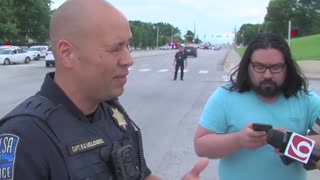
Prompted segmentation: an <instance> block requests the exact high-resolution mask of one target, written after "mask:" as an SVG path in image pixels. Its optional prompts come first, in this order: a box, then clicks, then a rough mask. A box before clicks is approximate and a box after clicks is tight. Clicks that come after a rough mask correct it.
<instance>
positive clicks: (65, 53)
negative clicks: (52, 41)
mask: <svg viewBox="0 0 320 180" xmlns="http://www.w3.org/2000/svg"><path fill="white" fill-rule="evenodd" d="M56 56H57V59H56V61H58V62H57V63H59V64H61V65H62V66H63V67H65V68H72V67H73V66H74V61H75V58H76V57H75V47H74V46H73V44H72V43H71V42H69V41H67V40H60V41H59V42H58V43H57V48H56Z"/></svg>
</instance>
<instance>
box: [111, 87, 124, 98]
mask: <svg viewBox="0 0 320 180" xmlns="http://www.w3.org/2000/svg"><path fill="white" fill-rule="evenodd" d="M123 92H124V87H123V86H122V87H118V88H115V89H114V90H113V91H112V99H114V98H117V97H119V96H121V95H122V94H123Z"/></svg>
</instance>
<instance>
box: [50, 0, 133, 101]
mask: <svg viewBox="0 0 320 180" xmlns="http://www.w3.org/2000/svg"><path fill="white" fill-rule="evenodd" d="M131 38H132V34H131V31H130V26H129V23H128V21H127V19H126V18H125V16H124V15H123V14H122V13H121V12H120V11H119V10H117V9H116V8H115V7H113V6H112V5H111V4H109V3H108V2H106V1H104V0H90V1H89V0H68V1H66V2H65V3H64V4H63V5H62V6H60V7H59V8H58V9H57V10H56V11H55V12H54V14H53V15H52V18H51V22H50V39H51V42H52V47H53V53H54V56H55V59H56V74H55V81H56V82H57V84H58V85H59V86H61V88H62V89H63V90H64V91H67V92H68V93H67V94H70V93H73V94H74V95H75V96H76V97H81V98H85V99H83V100H86V101H93V102H94V103H97V102H100V101H104V100H108V99H112V98H114V97H118V96H120V95H121V94H122V93H123V90H124V89H123V88H124V84H125V83H126V81H127V75H128V72H129V71H128V67H129V66H131V65H132V64H133V60H132V57H131V55H130V52H129V49H128V45H129V42H130V40H131Z"/></svg>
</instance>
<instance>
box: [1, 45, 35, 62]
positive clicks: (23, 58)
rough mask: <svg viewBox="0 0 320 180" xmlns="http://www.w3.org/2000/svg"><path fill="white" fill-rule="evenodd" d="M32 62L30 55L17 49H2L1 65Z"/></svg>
mask: <svg viewBox="0 0 320 180" xmlns="http://www.w3.org/2000/svg"><path fill="white" fill-rule="evenodd" d="M30 61H31V56H30V54H29V53H28V52H27V51H25V50H23V49H21V48H17V47H11V48H1V49H0V64H3V65H9V64H15V63H26V64H28V63H29V62H30Z"/></svg>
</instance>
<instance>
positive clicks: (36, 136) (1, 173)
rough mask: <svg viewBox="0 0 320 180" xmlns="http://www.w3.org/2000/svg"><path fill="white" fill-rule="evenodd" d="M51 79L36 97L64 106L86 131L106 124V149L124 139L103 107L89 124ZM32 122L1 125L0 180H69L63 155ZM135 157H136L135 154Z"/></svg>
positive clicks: (49, 77) (48, 77)
mask: <svg viewBox="0 0 320 180" xmlns="http://www.w3.org/2000/svg"><path fill="white" fill-rule="evenodd" d="M53 77H54V73H48V74H47V75H46V77H45V81H44V83H43V84H42V87H41V90H40V91H39V92H38V93H37V94H39V95H41V96H44V97H46V98H48V99H50V100H51V101H52V102H53V103H54V104H63V105H64V106H65V107H66V108H67V110H68V112H71V114H72V115H73V116H74V117H76V118H77V119H78V120H79V123H80V122H81V123H87V126H88V127H90V126H91V125H92V124H94V123H108V124H107V125H106V126H107V127H108V131H107V132H106V133H107V135H106V136H107V137H108V138H109V139H107V140H105V145H108V143H110V141H112V140H115V141H116V140H118V139H119V138H120V137H122V136H123V131H122V130H121V129H120V128H119V127H118V126H117V125H116V123H115V122H114V121H113V120H112V119H111V118H109V119H105V118H104V117H106V116H105V114H106V113H108V112H106V111H105V108H103V107H102V105H99V107H98V108H97V110H96V112H95V113H94V114H92V118H91V119H92V120H91V121H89V120H88V118H87V117H86V116H84V115H83V114H82V113H81V112H80V110H79V109H78V108H77V107H76V106H75V105H74V104H73V103H72V101H71V100H70V99H69V98H68V97H67V96H66V95H65V94H64V92H63V91H62V90H61V89H60V88H59V87H58V86H57V85H56V84H55V82H54V81H53ZM109 117H110V115H109ZM35 119H36V118H35V117H32V116H18V117H13V118H11V119H9V120H7V121H5V123H4V124H2V125H1V124H0V125H1V126H0V180H1V179H15V180H46V179H47V180H48V179H50V180H67V179H69V172H68V168H69V167H68V165H67V164H66V161H65V159H64V158H63V155H62V154H61V152H60V151H59V148H57V145H56V144H55V143H53V142H52V139H50V138H49V137H48V135H47V134H46V133H45V132H44V131H43V129H41V128H40V127H39V126H38V125H37V124H36V123H35V122H34V120H35ZM102 121H103V122H102ZM59 123H60V124H59V127H61V131H64V132H68V133H72V131H73V128H72V127H64V126H65V124H64V121H63V120H60V121H59ZM60 125H61V126H60ZM128 125H129V127H130V128H129V129H131V130H132V129H133V127H132V125H131V124H130V123H129V124H128ZM135 138H136V137H135ZM79 143H82V142H79ZM83 143H86V142H83ZM136 149H137V147H136V146H135V150H136ZM89 150H90V149H88V151H89ZM136 153H137V154H138V152H136ZM79 157H81V154H79ZM89 167H90V166H89ZM89 170H90V168H86V169H84V171H89ZM83 173H85V172H83ZM150 174H151V172H150V170H149V169H148V168H146V172H145V176H148V175H150ZM93 179H95V178H93ZM108 179H112V178H108Z"/></svg>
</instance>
